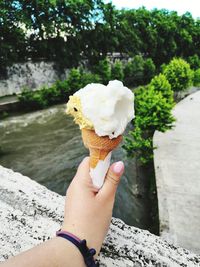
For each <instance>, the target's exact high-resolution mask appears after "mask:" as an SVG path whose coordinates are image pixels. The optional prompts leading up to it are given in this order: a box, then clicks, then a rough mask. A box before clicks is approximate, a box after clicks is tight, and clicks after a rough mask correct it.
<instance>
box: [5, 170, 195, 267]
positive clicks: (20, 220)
mask: <svg viewBox="0 0 200 267" xmlns="http://www.w3.org/2000/svg"><path fill="white" fill-rule="evenodd" d="M63 210H64V198H63V197H62V196H60V195H58V194H56V193H54V192H51V191H49V190H47V189H46V188H45V187H43V186H41V185H39V184H37V183H36V182H34V181H32V180H30V179H29V178H28V177H25V176H22V175H21V174H19V173H15V172H13V171H12V170H9V169H6V168H3V167H1V166H0V261H4V260H5V259H7V258H8V257H10V256H12V255H16V254H18V253H19V252H20V251H24V250H26V249H28V248H31V247H32V246H34V245H36V244H38V243H40V242H42V241H44V240H47V239H49V238H51V237H53V236H54V234H55V231H56V230H57V229H59V226H60V224H61V222H62V219H63V217H62V214H63ZM99 260H100V266H101V267H103V266H104V267H112V266H115V267H133V266H135V267H142V266H173V267H176V266H185V267H186V266H189V267H192V266H199V264H200V256H197V255H195V254H193V253H190V252H189V251H187V250H185V249H182V248H176V247H174V246H172V245H170V244H168V243H167V242H166V241H163V240H162V239H160V238H159V237H156V236H154V235H152V234H150V233H149V232H147V231H143V230H140V229H137V228H135V227H130V226H127V225H125V224H124V223H123V222H122V221H121V220H118V219H113V220H112V224H111V227H110V230H109V233H108V235H107V238H106V241H105V243H104V245H103V248H102V252H101V254H100V257H99Z"/></svg>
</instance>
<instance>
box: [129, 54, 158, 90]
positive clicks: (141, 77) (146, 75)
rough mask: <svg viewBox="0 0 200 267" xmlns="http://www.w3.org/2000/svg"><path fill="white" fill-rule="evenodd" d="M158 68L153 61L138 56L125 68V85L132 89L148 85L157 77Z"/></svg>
mask: <svg viewBox="0 0 200 267" xmlns="http://www.w3.org/2000/svg"><path fill="white" fill-rule="evenodd" d="M155 71H156V67H155V64H154V63H153V61H152V59H150V58H148V59H143V57H142V56H140V55H137V56H135V57H134V58H133V59H132V60H131V61H129V62H128V63H127V64H126V65H125V67H124V77H125V78H124V81H125V84H126V85H128V86H131V87H135V86H138V85H143V84H147V83H148V82H149V81H150V80H151V78H152V77H153V76H154V75H155Z"/></svg>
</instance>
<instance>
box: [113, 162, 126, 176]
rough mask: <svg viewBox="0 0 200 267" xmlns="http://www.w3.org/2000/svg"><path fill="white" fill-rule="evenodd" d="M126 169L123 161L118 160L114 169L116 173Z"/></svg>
mask: <svg viewBox="0 0 200 267" xmlns="http://www.w3.org/2000/svg"><path fill="white" fill-rule="evenodd" d="M123 170H124V163H123V161H118V162H116V163H115V164H114V166H113V171H114V172H115V173H116V174H120V173H122V172H123Z"/></svg>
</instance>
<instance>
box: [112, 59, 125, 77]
mask: <svg viewBox="0 0 200 267" xmlns="http://www.w3.org/2000/svg"><path fill="white" fill-rule="evenodd" d="M123 79H124V71H123V65H122V62H121V61H120V60H117V61H116V62H115V63H114V64H113V65H112V68H111V80H119V81H123Z"/></svg>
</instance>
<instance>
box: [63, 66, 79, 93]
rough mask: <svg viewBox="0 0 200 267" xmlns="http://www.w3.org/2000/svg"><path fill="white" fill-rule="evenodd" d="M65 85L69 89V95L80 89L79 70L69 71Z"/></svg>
mask: <svg viewBox="0 0 200 267" xmlns="http://www.w3.org/2000/svg"><path fill="white" fill-rule="evenodd" d="M67 85H68V87H69V90H70V93H71V94H73V93H75V92H76V91H77V90H79V89H80V88H81V87H82V81H81V72H80V70H79V68H77V69H75V68H73V69H71V71H70V72H69V75H68V77H67Z"/></svg>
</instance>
